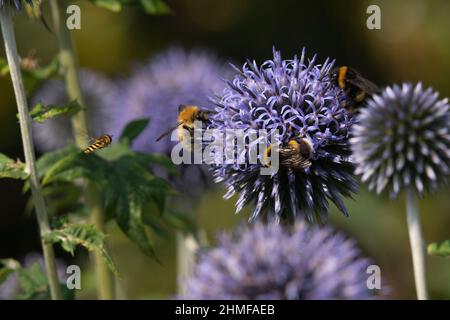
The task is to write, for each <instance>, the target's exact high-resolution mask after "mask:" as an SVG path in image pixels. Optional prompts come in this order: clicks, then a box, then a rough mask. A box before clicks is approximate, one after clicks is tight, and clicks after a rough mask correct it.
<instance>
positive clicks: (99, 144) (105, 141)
mask: <svg viewBox="0 0 450 320" xmlns="http://www.w3.org/2000/svg"><path fill="white" fill-rule="evenodd" d="M111 142H112V137H111V136H110V135H109V134H104V135H102V136H101V137H98V138H96V139H95V140H94V142H93V143H92V144H91V145H89V146H88V147H87V148H86V149H84V150H83V153H86V154H88V153H92V152H94V151H96V150H99V149H103V148H106V147H107V146H109V145H110V144H111Z"/></svg>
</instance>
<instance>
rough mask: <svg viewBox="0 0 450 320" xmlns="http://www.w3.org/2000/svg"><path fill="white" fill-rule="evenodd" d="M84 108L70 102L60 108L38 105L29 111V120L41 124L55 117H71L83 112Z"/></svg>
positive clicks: (74, 102) (75, 102)
mask: <svg viewBox="0 0 450 320" xmlns="http://www.w3.org/2000/svg"><path fill="white" fill-rule="evenodd" d="M83 109H84V108H83V107H82V106H81V105H80V104H79V103H78V102H77V101H76V100H74V101H71V102H69V103H67V104H64V105H62V106H55V105H51V104H50V105H43V104H42V103H38V104H37V105H35V106H34V107H33V109H32V110H31V111H30V116H31V118H32V119H33V120H34V121H36V122H37V123H43V122H44V121H45V120H47V119H51V118H54V117H57V116H62V115H67V116H73V115H74V114H76V113H77V112H79V111H81V110H83Z"/></svg>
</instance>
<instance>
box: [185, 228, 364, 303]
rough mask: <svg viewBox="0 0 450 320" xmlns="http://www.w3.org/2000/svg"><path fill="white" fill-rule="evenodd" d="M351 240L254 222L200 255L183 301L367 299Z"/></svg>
mask: <svg viewBox="0 0 450 320" xmlns="http://www.w3.org/2000/svg"><path fill="white" fill-rule="evenodd" d="M368 265H370V263H369V260H367V259H365V258H361V257H360V251H359V250H358V248H357V246H356V244H355V242H354V241H352V240H349V239H346V238H345V237H344V236H343V235H341V234H335V233H333V231H332V230H331V229H329V228H318V227H315V226H313V227H311V228H309V226H307V225H306V224H305V223H304V222H302V223H298V224H296V225H295V227H293V228H292V229H285V228H284V227H283V226H281V225H276V224H269V225H263V224H261V223H256V224H254V225H253V226H252V228H251V229H250V230H246V229H243V228H242V229H238V230H237V231H236V232H235V233H234V234H233V235H232V236H227V235H224V236H222V237H221V238H220V243H219V245H218V246H217V247H216V248H213V249H211V250H209V251H206V252H204V253H201V254H200V257H199V261H198V263H197V265H196V267H195V270H194V275H193V276H192V277H191V278H190V279H188V280H187V282H186V293H185V294H184V295H183V296H182V297H181V298H183V299H245V300H259V299H273V300H275V299H276V300H278V299H283V300H284V299H289V300H297V299H301V300H309V299H369V298H371V296H372V295H371V293H370V292H369V290H368V289H367V285H366V281H367V274H366V269H367V266H368Z"/></svg>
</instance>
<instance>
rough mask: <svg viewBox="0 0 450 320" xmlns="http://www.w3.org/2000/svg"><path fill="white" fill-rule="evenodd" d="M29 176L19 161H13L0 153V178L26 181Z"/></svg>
mask: <svg viewBox="0 0 450 320" xmlns="http://www.w3.org/2000/svg"><path fill="white" fill-rule="evenodd" d="M28 176H29V174H28V173H26V172H25V164H24V163H23V162H21V161H20V160H13V159H11V158H9V157H8V156H6V155H4V154H3V153H0V178H10V179H19V180H26V179H27V178H28Z"/></svg>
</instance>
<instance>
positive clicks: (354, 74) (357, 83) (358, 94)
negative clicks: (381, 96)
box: [330, 66, 379, 112]
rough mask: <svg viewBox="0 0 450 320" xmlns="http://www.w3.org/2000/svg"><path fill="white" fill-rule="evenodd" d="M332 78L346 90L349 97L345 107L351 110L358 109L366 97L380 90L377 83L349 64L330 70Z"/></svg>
mask: <svg viewBox="0 0 450 320" xmlns="http://www.w3.org/2000/svg"><path fill="white" fill-rule="evenodd" d="M330 80H331V82H333V83H334V84H335V85H336V86H338V87H339V88H340V89H341V90H343V91H344V92H345V94H346V96H347V99H346V101H345V104H344V107H345V108H346V109H347V110H348V111H350V112H353V111H356V110H357V109H358V108H359V107H361V105H362V104H363V103H364V101H365V99H366V98H368V97H370V96H371V95H373V94H375V93H377V92H378V91H379V88H378V86H377V85H376V84H374V83H373V82H371V81H369V80H367V79H366V78H364V77H363V76H362V75H361V73H360V72H359V71H357V70H355V69H353V68H351V67H348V66H341V67H336V68H333V69H332V70H331V71H330Z"/></svg>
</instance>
